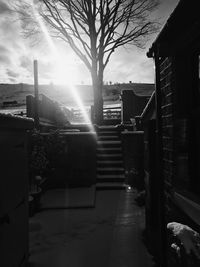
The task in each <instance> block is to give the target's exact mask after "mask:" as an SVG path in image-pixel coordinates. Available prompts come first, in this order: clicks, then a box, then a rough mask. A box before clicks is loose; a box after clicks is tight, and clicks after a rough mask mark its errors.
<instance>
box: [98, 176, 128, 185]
mask: <svg viewBox="0 0 200 267" xmlns="http://www.w3.org/2000/svg"><path fill="white" fill-rule="evenodd" d="M124 180H125V175H124V174H98V175H97V183H110V182H111V183H116V182H117V183H120V182H121V183H123V182H124Z"/></svg>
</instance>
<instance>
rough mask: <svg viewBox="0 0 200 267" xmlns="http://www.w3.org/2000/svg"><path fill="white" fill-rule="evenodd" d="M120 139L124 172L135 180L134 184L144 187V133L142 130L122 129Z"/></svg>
mask: <svg viewBox="0 0 200 267" xmlns="http://www.w3.org/2000/svg"><path fill="white" fill-rule="evenodd" d="M121 140H122V150H123V158H124V168H125V173H126V175H127V176H128V177H129V178H131V179H133V180H135V183H136V184H135V185H136V186H138V187H139V188H140V189H142V188H143V187H144V148H143V147H144V134H143V132H142V131H140V132H139V131H123V132H122V133H121ZM130 176H133V177H130Z"/></svg>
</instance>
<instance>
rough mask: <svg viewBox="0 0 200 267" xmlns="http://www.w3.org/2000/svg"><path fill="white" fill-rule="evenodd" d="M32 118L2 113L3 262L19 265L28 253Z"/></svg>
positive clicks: (0, 203)
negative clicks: (29, 157)
mask: <svg viewBox="0 0 200 267" xmlns="http://www.w3.org/2000/svg"><path fill="white" fill-rule="evenodd" d="M32 127H33V121H32V119H25V118H23V119H22V118H19V117H14V116H6V115H1V116H0V151H1V153H0V170H1V172H0V266H2V267H3V266H7V267H20V266H22V265H23V264H25V262H26V260H27V257H28V165H27V153H26V140H27V130H29V129H31V128H32Z"/></svg>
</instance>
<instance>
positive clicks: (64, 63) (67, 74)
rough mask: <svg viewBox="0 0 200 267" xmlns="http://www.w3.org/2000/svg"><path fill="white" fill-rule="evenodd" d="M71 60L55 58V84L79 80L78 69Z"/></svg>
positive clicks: (53, 77) (71, 82) (72, 82)
mask: <svg viewBox="0 0 200 267" xmlns="http://www.w3.org/2000/svg"><path fill="white" fill-rule="evenodd" d="M70 62H71V60H69V59H66V58H63V59H61V58H60V57H57V58H56V59H54V60H53V63H54V64H53V69H52V80H53V82H54V84H58V85H71V84H73V85H74V84H75V83H76V82H77V71H76V68H75V66H73V64H72V63H70Z"/></svg>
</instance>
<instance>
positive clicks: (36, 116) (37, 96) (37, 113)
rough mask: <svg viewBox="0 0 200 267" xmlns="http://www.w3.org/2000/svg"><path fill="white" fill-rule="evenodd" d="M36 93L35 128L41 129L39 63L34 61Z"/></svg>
mask: <svg viewBox="0 0 200 267" xmlns="http://www.w3.org/2000/svg"><path fill="white" fill-rule="evenodd" d="M33 64H34V93H35V112H34V120H35V128H36V129H39V112H38V110H39V95H38V62H37V60H34V62H33Z"/></svg>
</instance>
